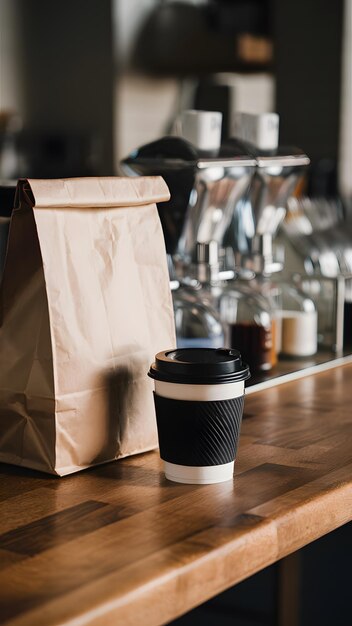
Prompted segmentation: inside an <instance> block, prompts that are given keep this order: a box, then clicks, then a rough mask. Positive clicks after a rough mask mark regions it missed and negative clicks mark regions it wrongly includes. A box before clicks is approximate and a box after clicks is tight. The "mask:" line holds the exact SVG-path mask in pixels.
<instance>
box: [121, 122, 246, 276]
mask: <svg viewBox="0 0 352 626" xmlns="http://www.w3.org/2000/svg"><path fill="white" fill-rule="evenodd" d="M197 113H198V112H197ZM200 113H203V112H200ZM204 113H206V114H208V113H209V112H204ZM194 118H195V120H198V119H199V115H195V116H194ZM191 130H192V140H193V141H192V143H191V142H190V141H188V140H187V139H186V138H184V137H179V136H168V137H164V138H162V139H159V140H158V141H154V142H152V143H150V144H148V145H145V146H142V147H141V148H139V149H138V150H135V151H134V152H133V153H132V154H130V155H129V156H128V157H127V158H126V159H124V160H123V161H122V163H121V167H122V169H123V171H124V173H126V174H128V175H134V176H136V175H144V176H145V175H160V176H162V177H163V178H164V179H165V181H166V183H167V185H168V187H169V189H170V193H171V200H170V201H169V202H167V203H159V204H158V211H159V215H160V220H161V224H162V227H163V231H164V237H165V243H166V251H167V253H168V255H171V256H172V258H173V261H174V264H175V266H176V267H177V268H178V271H179V272H180V273H181V275H182V272H183V270H184V269H185V268H187V267H188V266H189V265H190V264H191V263H193V262H195V261H196V257H197V253H196V249H197V243H208V242H209V241H216V242H218V244H219V246H220V247H221V246H222V244H223V241H224V236H225V233H226V231H227V230H228V229H229V226H230V223H231V220H232V219H233V212H234V207H236V206H237V205H238V203H239V202H240V201H241V200H242V199H243V198H244V197H247V196H248V194H249V190H250V186H251V181H252V178H253V176H254V174H255V169H256V160H255V158H254V157H253V156H248V154H246V153H245V152H241V148H240V147H237V148H236V149H235V150H234V151H232V152H231V154H223V152H222V149H221V147H220V145H219V144H220V134H219V137H218V139H219V144H218V145H217V144H216V142H215V144H214V143H213V144H211V142H209V141H208V142H204V138H202V130H204V129H200V132H199V133H198V135H197V132H194V125H193V127H192V129H191ZM190 134H191V133H189V136H190ZM197 137H198V141H197ZM204 147H206V149H204Z"/></svg>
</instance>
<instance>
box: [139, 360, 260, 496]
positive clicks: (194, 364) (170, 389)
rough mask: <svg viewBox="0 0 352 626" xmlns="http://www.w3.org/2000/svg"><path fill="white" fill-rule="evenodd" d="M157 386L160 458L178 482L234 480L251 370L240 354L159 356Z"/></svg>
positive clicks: (168, 475)
mask: <svg viewBox="0 0 352 626" xmlns="http://www.w3.org/2000/svg"><path fill="white" fill-rule="evenodd" d="M149 376H150V377H151V378H153V379H154V383H155V393H154V400H155V409H156V419H157V426H158V435H159V447H160V456H161V458H162V459H163V461H164V469H165V476H166V478H168V479H169V480H173V481H175V482H179V483H191V484H207V483H218V482H223V481H226V480H231V479H232V478H233V471H234V460H235V457H236V450H237V444H238V439H239V432H240V427H241V421H242V414H243V402H244V383H245V380H247V378H249V376H250V374H249V369H248V366H247V365H246V364H245V363H243V361H242V359H241V355H240V353H239V352H238V351H237V350H225V349H218V350H216V349H211V348H179V349H175V350H167V351H166V352H159V353H158V354H157V355H156V357H155V362H154V363H153V364H152V365H151V367H150V370H149Z"/></svg>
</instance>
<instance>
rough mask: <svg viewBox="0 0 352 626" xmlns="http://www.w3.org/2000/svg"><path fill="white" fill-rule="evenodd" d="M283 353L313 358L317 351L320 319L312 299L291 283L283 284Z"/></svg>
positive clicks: (281, 314)
mask: <svg viewBox="0 0 352 626" xmlns="http://www.w3.org/2000/svg"><path fill="white" fill-rule="evenodd" d="M281 307H282V310H281V313H280V316H281V321H282V339H281V353H282V354H284V355H287V356H292V357H305V356H312V355H313V354H315V353H316V351H317V344H318V319H317V310H316V307H315V304H314V302H313V300H312V299H311V298H309V297H308V296H307V295H306V294H304V293H303V292H301V291H299V290H298V289H297V288H296V287H295V286H293V285H292V284H289V283H285V282H283V283H281Z"/></svg>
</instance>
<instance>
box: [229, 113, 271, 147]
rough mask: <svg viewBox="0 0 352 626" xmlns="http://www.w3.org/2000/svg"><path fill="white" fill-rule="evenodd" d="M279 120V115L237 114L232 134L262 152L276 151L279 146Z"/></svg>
mask: <svg viewBox="0 0 352 626" xmlns="http://www.w3.org/2000/svg"><path fill="white" fill-rule="evenodd" d="M279 120H280V118H279V116H278V114H277V113H261V114H259V115H254V114H252V113H236V114H235V116H234V119H233V125H232V133H231V134H232V135H233V136H234V137H237V138H238V139H242V140H243V141H248V142H249V143H252V144H253V145H255V146H256V147H257V148H260V150H276V149H277V147H278V145H279Z"/></svg>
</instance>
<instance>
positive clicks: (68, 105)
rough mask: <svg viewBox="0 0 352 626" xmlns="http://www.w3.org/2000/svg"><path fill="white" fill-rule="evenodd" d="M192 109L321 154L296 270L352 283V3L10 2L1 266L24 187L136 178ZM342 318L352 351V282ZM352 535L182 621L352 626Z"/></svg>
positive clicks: (2, 58) (310, 174)
mask: <svg viewBox="0 0 352 626" xmlns="http://www.w3.org/2000/svg"><path fill="white" fill-rule="evenodd" d="M184 109H200V110H210V111H221V113H222V115H223V125H222V140H223V142H226V140H227V139H228V137H229V135H230V132H231V120H232V119H233V117H234V114H235V113H236V112H240V111H246V112H248V113H255V114H260V113H266V112H271V111H276V112H277V113H278V114H279V116H280V135H279V140H280V144H281V145H283V146H285V145H291V146H298V147H299V148H300V149H301V150H303V151H304V153H305V154H306V155H308V156H309V158H310V161H311V166H310V168H309V170H308V171H307V175H306V180H305V188H304V198H303V200H302V201H301V203H299V202H298V200H297V197H296V198H293V201H291V205H290V206H289V207H288V208H289V210H288V213H287V215H288V218H289V219H288V220H286V230H285V234H286V239H287V241H288V240H290V241H291V242H292V243H293V244H294V246H293V247H295V249H296V258H295V261H294V255H293V249H292V250H291V249H290V248H289V246H288V245H287V246H286V261H285V268H286V269H287V268H288V270H289V271H292V270H293V269H296V268H295V264H296V265H297V264H298V258H299V256H300V257H301V258H300V261H301V267H299V269H300V271H302V272H303V273H304V271H307V272H308V270H309V272H308V273H310V274H312V275H313V276H314V277H315V276H316V275H318V277H319V281H318V282H317V281H315V282H314V283H312V284H313V286H314V288H316V286H317V284H318V287H319V286H320V285H321V284H323V283H322V280H323V278H325V277H330V278H331V277H332V278H333V279H334V280H336V281H337V283H339V281H340V279H341V277H343V274H344V273H345V274H346V273H347V275H348V276H349V279H348V280H350V281H351V276H352V235H351V233H352V227H351V219H350V218H351V217H352V124H351V116H352V0H334V1H333V2H321V0H295V1H294V2H293V1H292V0H188V1H186V0H184V1H174V0H70V1H69V0H50V2H48V0H0V187H1V189H2V191H1V193H2V196H1V202H3V204H1V203H0V269H1V265H2V263H3V258H4V255H5V248H6V241H7V233H8V223H9V216H10V213H11V207H12V201H13V189H12V191H11V193H10V195H9V197H7V195H6V194H7V191H8V188H9V189H10V188H11V187H9V186H11V182H12V184H14V183H15V180H16V179H17V178H19V177H34V178H58V177H75V176H95V175H96V176H104V175H113V174H118V173H121V171H122V170H121V167H120V162H121V160H122V159H124V158H125V157H127V156H128V155H132V157H133V154H134V152H133V151H135V149H136V148H138V147H140V146H143V145H144V144H148V143H149V142H152V141H154V140H157V139H159V138H161V137H163V136H165V135H167V134H170V133H171V132H172V130H173V127H174V121H175V119H177V117H178V116H179V114H180V112H181V111H182V110H184ZM165 145H166V144H165ZM166 147H167V146H166ZM136 154H137V153H136ZM283 154H284V155H285V154H286V153H285V152H284V153H283ZM288 154H292V153H291V152H289V153H288ZM142 156H143V155H142ZM154 156H155V155H154ZM157 156H158V155H157ZM166 156H167V155H166ZM166 156H165V155H164V157H165V160H167V159H166ZM147 157H148V154H147ZM191 157H192V159H193V160H197V158H198V155H196V157H195V156H194V154H193V152H192V154H191ZM234 158H236V157H234ZM192 163H193V161H192ZM164 165H165V163H164V164H163V166H164ZM213 165H214V163H213ZM192 167H193V165H192ZM194 170H196V166H194ZM209 172H210V173H211V167H210V165H209ZM231 175H232V174H231ZM276 175H277V172H271V176H272V180H271V183H270V180H269V182H268V181H267V180H265V182H264V183H262V187H263V188H264V191H265V186H267V187H269V188H270V184H275V185H276V187H275V188H277V186H278V184H277V182H276V178H275V177H276ZM197 176H198V173H196V174H195V173H194V171H193V170H192V177H193V178H192V180H191V183H188V184H190V189H191V188H192V185H195V183H194V180H196V179H197ZM209 176H210V174H209ZM241 176H242V174H241ZM223 177H224V174H222V175H221V176H220V180H219V183H220V185H221V182H222V178H223ZM228 177H229V179H230V174H228ZM269 178H270V177H269ZM263 180H264V179H263ZM280 181H281V184H283V185H284V184H285V177H283V176H282V178H281V179H280ZM280 181H279V182H280ZM201 182H202V183H203V180H202V181H201ZM212 182H214V181H213V180H212ZM181 183H182V184H183V180H181ZM236 184H237V183H236ZM241 193H242V192H241ZM11 194H12V195H11ZM220 195H221V194H220ZM262 195H263V197H264V196H265V194H264V193H263V194H262ZM288 195H289V194H288V193H285V194H284V196H285V198H286V199H287V196H288ZM188 196H189V197H190V198H191V196H190V194H189V193H188V195H187V198H183V199H182V202H183V205H184V206H183V205H182V206H183V212H184V214H185V211H186V208H187V206H188V200H189V198H188ZM175 198H176V201H177V195H176V196H175ZM176 201H175V203H176V204H177V202H176ZM327 201H328V202H327ZM255 202H257V198H255ZM255 202H253V206H254V209H253V213H254V214H255V209H256V205H255ZM280 202H281V199H280V198H279V199H278V200H277V202H276V200H275V202H274V205H275V206H274V208H275V209H281V208H282V207H281V204H280ZM257 204H260V202H259V203H258V202H257ZM262 204H263V203H262ZM264 204H265V203H264ZM264 204H263V207H262V206H259V209H260V210H262V209H267V208H268V206H267V205H265V206H264ZM241 207H242V208H243V205H241ZM241 207H240V209H241V210H242V208H241ZM159 208H160V207H159ZM191 208H192V207H191ZM205 208H206V209H208V208H209V207H208V206H206V207H205ZM270 208H272V206H271V207H270ZM285 209H286V207H285ZM251 210H252V209H251ZM177 211H179V207H177V206H176V207H175V208H174V213H172V211H171V213H172V215H173V216H174V217H175V216H177ZM284 213H285V211H283V212H282V213H281V217H283V215H284ZM280 219H281V218H280ZM2 220H3V221H2ZM163 226H165V224H163ZM172 226H174V225H172ZM1 228H3V230H1ZM322 231H324V236H323V234H322ZM199 232H200V231H199ZM199 232H198V235H199ZM175 239H177V238H176V237H175ZM197 241H198V242H199V241H200V242H201V243H206V241H207V240H206V239H205V240H204V238H203V239H200V238H199V236H198V238H196V239H195V241H194V242H193V243H194V244H195V243H196V242H197ZM287 241H286V243H287ZM219 243H220V244H222V243H223V242H222V241H219ZM304 243H305V245H303V244H304ZM167 245H170V244H167ZM297 250H298V252H297ZM201 251H202V253H204V250H201ZM168 252H169V257H170V258H171V254H173V252H174V250H171V249H170V250H168ZM208 252H209V251H208ZM299 253H300V254H299ZM303 260H304V261H307V260H309V261H310V264H308V265H307V264H305V265H304V267H303ZM203 261H204V259H203ZM203 261H202V264H201V266H202V269H204V267H203V266H204V263H203ZM208 261H210V259H208ZM208 265H210V264H209V263H208ZM267 275H268V272H267V274H266V276H267ZM198 278H199V276H198ZM174 282H175V281H174ZM176 282H177V281H176ZM203 287H204V285H203ZM328 287H329V289H328V290H327V291H326V294H325V295H324V293H323V289H322V288H321V289H320V287H319V289H320V290H319V289H318V291H317V294H318V300H317V302H318V304H317V308H318V314H319V315H320V312H321V311H323V313H326V310H327V308H328V304H327V302H330V301H331V300H332V299H333V297H334V296H332V295H331V294H332V291H331V290H330V286H329V284H328ZM203 291H204V292H207V286H206V288H204V289H203ZM175 293H176V300H177V297H178V296H177V293H178V292H175ZM202 293H203V292H202ZM309 293H311V292H309ZM336 293H337V291H336ZM321 294H323V295H322V296H321ZM320 296H321V297H320ZM187 297H188V296H187ZM319 298H320V300H319ZM344 298H345V309H344ZM180 299H181V300H182V298H181V296H180ZM176 300H175V301H176ZM182 302H183V304H182V306H183V307H184V308H185V303H186V304H187V298H185V296H184V294H183V300H182ZM194 302H195V299H194V297H193V296H192V299H191V304H192V310H194ZM319 306H320V309H319ZM347 306H348V307H349V308H347ZM202 307H203V304H202ZM203 308H204V307H203ZM185 310H187V307H186V308H185ZM341 310H342V313H343V311H344V310H345V313H344V319H345V320H347V322H348V325H347V326H346V324H345V326H346V328H347V329H349V335H348V337H349V338H348V342H349V343H348V346H349V351H351V349H352V333H351V332H350V331H351V328H352V286H351V288H350V289H349V291H346V290H345V295H344V296H342V309H341ZM347 313H348V314H347ZM295 314H296V315H297V311H296V312H295ZM214 319H215V318H214ZM318 319H320V318H319V317H318ZM323 322H324V319H323ZM192 323H193V322H192ZM334 323H335V322H334ZM335 326H336V323H335ZM340 326H341V324H340ZM342 326H343V322H342ZM219 340H220V339H219ZM221 341H222V335H221ZM331 343H332V344H333V348H334V350H335V352H337V349H336V345H335V344H336V341H335V339H333V340H330V344H331ZM221 345H222V343H221ZM351 536H352V535H351V528H350V525H349V526H348V527H344V528H342V529H341V530H338V531H336V533H334V534H331V535H329V536H328V537H326V538H325V539H323V540H320V541H319V542H316V543H315V544H312V545H311V546H309V547H307V548H306V549H304V550H303V551H301V553H300V555H298V556H297V555H296V557H295V559H298V560H300V563H298V561H297V560H296V561H294V562H293V564H292V572H291V574H290V573H288V574H287V572H286V573H284V578H283V574H282V571H281V570H282V567H283V565H282V564H281V565H280V564H278V565H275V566H273V567H272V568H269V569H267V570H264V571H263V572H261V573H260V574H258V575H257V576H256V577H252V578H251V579H249V580H247V581H245V582H244V583H242V584H241V585H238V586H237V587H236V588H235V589H233V590H230V591H229V592H226V594H223V595H222V596H219V597H218V598H217V599H215V600H213V601H211V602H210V603H208V604H207V605H204V606H203V607H200V608H199V609H197V610H196V611H194V612H192V613H191V614H189V615H188V616H185V617H184V618H182V619H180V620H179V621H178V622H177V623H178V624H180V625H181V624H183V625H184V626H186V625H187V624H192V626H194V625H197V624H202V626H206V625H207V624H217V626H221V625H223V626H227V625H230V624H232V625H233V624H236V625H237V626H241V625H242V624H243V625H244V624H247V626H248V625H249V626H250V625H251V624H252V625H254V624H273V625H274V624H281V625H282V624H285V625H288V624H291V625H292V624H300V625H301V626H306V625H307V626H308V625H309V626H315V625H319V626H322V625H330V624H334V625H337V626H342V625H343V626H344V625H346V626H349V624H350V623H351V620H350V609H349V606H348V602H349V586H350V583H349V581H350V571H349V570H350V563H349V555H350V554H351ZM330 562H332V563H333V569H334V576H333V577H331V567H330V568H327V567H326V564H327V563H330ZM298 573H299V575H298ZM287 576H288V578H287ZM282 580H284V581H285V580H286V583H285V584H286V587H290V589H291V590H292V593H293V600H292V595H291V596H290V594H288V596H287V594H286V592H285V593H284V592H283V589H282ZM280 581H281V582H280ZM287 581H288V582H287ZM287 597H289V598H290V597H291V600H292V603H291V605H289V609H290V606H291V613H292V614H291V618H292V619H291V618H290V616H288V617H287V610H286V611H285V607H284V603H285V602H286V600H287ZM286 605H287V602H286ZM292 607H295V608H292ZM282 612H284V613H285V612H286V617H287V619H286V621H285V620H283V618H282Z"/></svg>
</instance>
